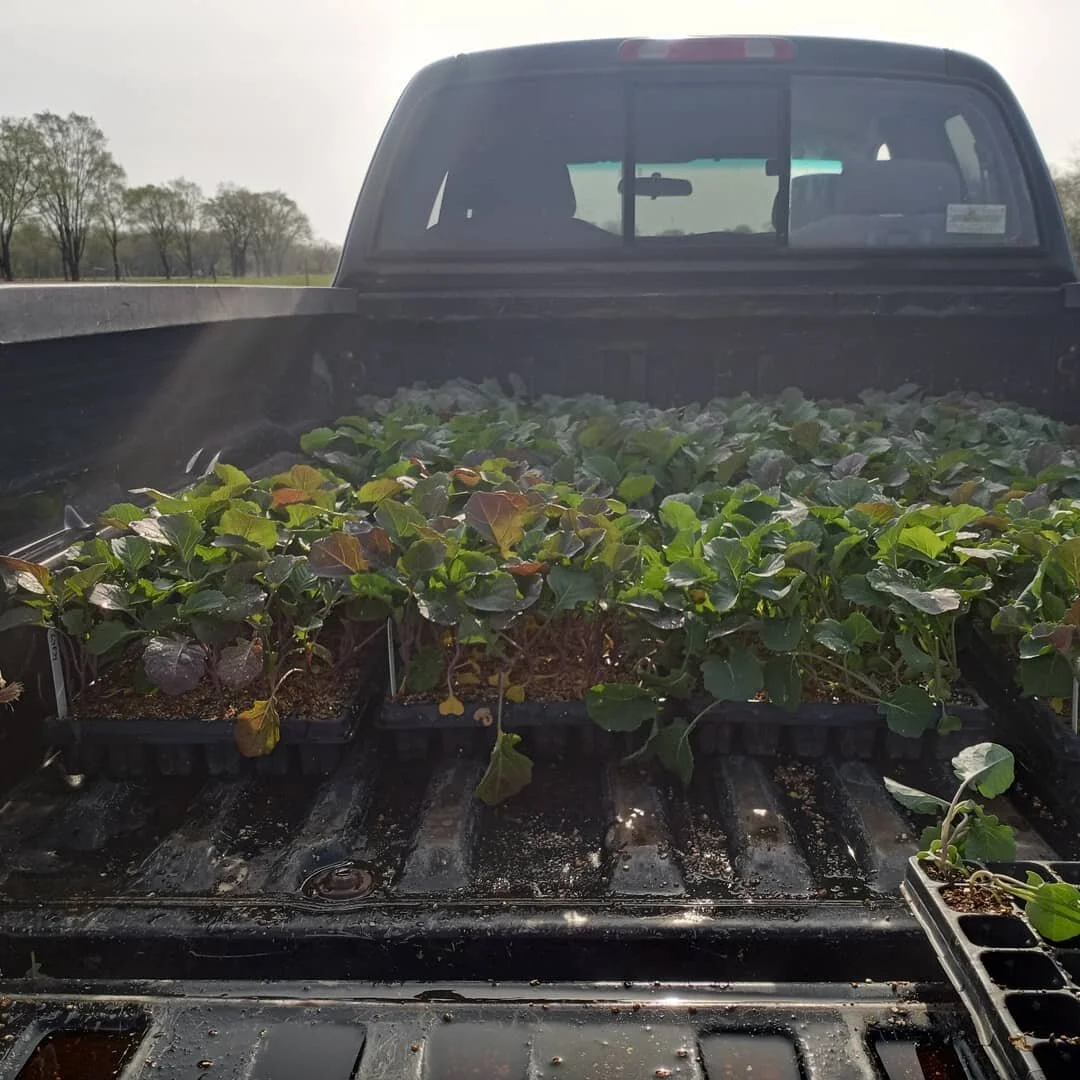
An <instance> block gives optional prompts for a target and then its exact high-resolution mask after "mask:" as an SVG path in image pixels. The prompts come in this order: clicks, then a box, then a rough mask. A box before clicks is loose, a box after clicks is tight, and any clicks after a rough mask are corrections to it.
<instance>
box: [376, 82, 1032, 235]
mask: <svg viewBox="0 0 1080 1080" xmlns="http://www.w3.org/2000/svg"><path fill="white" fill-rule="evenodd" d="M413 130H414V134H413V137H412V139H411V140H410V141H409V142H408V143H407V145H406V146H405V147H404V148H403V149H402V151H401V152H400V154H399V155H398V157H397V159H396V161H395V167H394V171H393V180H392V182H391V183H390V184H389V186H388V194H387V197H386V201H385V204H384V207H383V217H382V227H381V229H380V232H379V248H380V249H381V251H382V252H383V253H386V254H398V255H402V254H409V253H420V252H441V253H452V254H458V253H460V254H478V253H483V252H508V251H515V252H551V251H568V252H575V251H576V252H581V253H588V254H591V255H597V254H603V253H608V254H625V253H626V252H627V249H634V250H637V251H641V252H655V251H658V250H659V251H663V250H670V249H672V248H675V247H685V246H687V245H692V246H699V247H712V248H716V247H719V248H721V249H723V248H727V247H738V248H742V247H751V248H759V249H765V250H769V249H773V250H775V249H776V248H778V247H791V248H799V249H850V248H858V249H880V248H907V249H910V248H939V247H946V248H961V249H970V248H978V249H985V248H1003V247H1004V248H1024V247H1032V246H1035V245H1037V243H1038V234H1037V231H1036V227H1035V222H1034V216H1033V213H1032V207H1031V201H1030V197H1029V193H1028V189H1027V185H1026V182H1025V179H1024V176H1023V173H1022V170H1021V169H1020V167H1019V164H1018V161H1017V154H1016V151H1015V148H1014V144H1013V141H1012V139H1011V137H1010V135H1009V132H1008V130H1007V129H1006V127H1005V124H1004V122H1003V120H1002V118H1001V115H1000V112H999V111H998V109H997V107H996V105H995V104H994V102H993V101H992V100H991V99H990V98H989V97H988V96H987V95H986V94H985V93H983V92H982V91H979V90H976V89H974V88H971V87H968V86H965V85H960V84H955V83H948V82H931V81H928V80H925V81H924V80H919V79H911V78H862V77H854V76H847V75H843V76H840V75H821V76H818V75H814V76H809V75H805V76H804V75H796V76H794V77H792V78H790V79H787V78H784V79H773V78H761V77H757V78H752V77H741V78H739V79H730V78H725V79H723V80H719V79H715V78H712V79H705V78H701V77H700V76H698V77H695V78H691V76H686V75H684V76H680V77H679V78H677V79H674V78H673V79H665V80H664V81H650V82H642V83H634V84H631V85H630V86H629V87H627V85H626V84H625V82H624V80H623V79H622V78H612V77H579V78H568V79H561V80H559V81H554V80H550V79H543V80H541V79H534V80H514V81H500V82H489V83H482V84H475V85H470V86H464V87H455V88H453V89H450V90H448V91H445V92H441V93H439V94H438V95H434V96H432V97H431V98H429V99H428V101H427V103H426V106H425V110H424V115H423V117H422V119H421V120H420V122H418V123H417V124H416V125H415V126H414V129H413Z"/></svg>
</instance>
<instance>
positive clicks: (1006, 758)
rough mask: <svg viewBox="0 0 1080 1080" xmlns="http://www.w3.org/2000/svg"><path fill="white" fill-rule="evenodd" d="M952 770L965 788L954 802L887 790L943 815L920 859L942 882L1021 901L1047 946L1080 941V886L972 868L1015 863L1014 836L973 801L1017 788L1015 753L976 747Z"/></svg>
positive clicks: (888, 782) (888, 783)
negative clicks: (975, 795) (979, 888)
mask: <svg viewBox="0 0 1080 1080" xmlns="http://www.w3.org/2000/svg"><path fill="white" fill-rule="evenodd" d="M952 766H953V772H954V773H955V774H956V776H957V779H958V780H959V781H960V785H959V787H958V788H957V789H956V791H955V793H954V794H953V797H952V799H951V801H949V802H946V801H945V799H942V798H939V797H938V796H937V795H931V794H930V793H929V792H926V791H920V790H919V789H918V788H913V787H908V786H907V785H906V784H901V783H899V782H898V781H896V780H893V779H892V778H891V777H885V787H886V788H887V790H888V791H889V794H891V795H892V797H893V798H894V799H896V801H897V802H898V803H900V805H901V806H904V807H907V809H909V810H912V811H914V812H915V813H916V814H926V815H937V814H941V815H942V816H941V821H940V823H939V824H938V825H936V826H930V827H929V828H927V829H925V830H924V831H923V834H922V838H921V843H922V845H923V848H922V850H920V851H919V853H918V858H919V859H920V860H921V861H922V862H924V863H928V864H930V865H931V866H932V867H933V868H934V870H935V871H936V873H937V874H938V876H939V877H940V878H941V879H942V880H945V881H950V880H957V881H964V882H966V883H967V884H969V885H981V886H985V887H987V888H990V889H992V890H994V891H995V892H997V893H999V894H1001V895H1004V896H1011V897H1015V898H1016V899H1017V900H1022V901H1023V902H1024V912H1025V914H1026V915H1027V917H1028V919H1029V920H1030V922H1031V925H1032V926H1034V927H1035V929H1036V930H1037V931H1038V932H1039V933H1040V934H1041V935H1042V936H1043V937H1044V938H1046V940H1047V941H1054V942H1057V941H1068V940H1070V939H1071V938H1074V937H1076V936H1078V935H1080V890H1078V889H1077V888H1076V887H1075V886H1073V885H1069V884H1067V883H1065V882H1048V881H1045V880H1044V879H1043V878H1042V877H1041V876H1040V875H1039V874H1036V873H1034V872H1033V871H1028V874H1027V877H1026V880H1024V881H1020V880H1019V879H1017V878H1014V877H1011V876H1010V875H1008V874H1001V873H997V872H995V871H992V870H987V869H985V868H984V867H979V866H972V865H970V863H971V862H972V861H979V862H1008V861H1011V860H1012V859H1015V857H1016V838H1015V836H1014V834H1013V830H1012V829H1011V828H1010V827H1009V826H1008V825H1005V824H1003V823H1002V822H1000V821H998V819H997V817H996V816H995V815H993V814H988V813H986V811H985V809H984V808H983V807H982V805H981V804H980V803H978V802H977V801H976V800H975V799H974V798H972V797H970V796H971V795H972V794H973V793H978V794H979V795H982V796H983V797H984V798H987V799H992V798H996V797H997V796H998V795H1001V794H1003V793H1004V792H1006V791H1007V790H1008V789H1009V788H1010V787H1011V786H1012V782H1013V777H1014V771H1015V762H1014V758H1013V755H1012V752H1011V751H1009V750H1007V749H1006V748H1005V747H1004V746H999V745H998V744H997V743H991V742H985V743H977V744H976V745H974V746H969V747H967V748H966V749H964V750H961V751H960V753H959V754H957V755H956V757H954V758H953V760H952Z"/></svg>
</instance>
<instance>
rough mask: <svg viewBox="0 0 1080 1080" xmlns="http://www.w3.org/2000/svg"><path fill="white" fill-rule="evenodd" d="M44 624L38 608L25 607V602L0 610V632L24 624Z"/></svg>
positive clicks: (15, 628) (43, 617) (43, 618)
mask: <svg viewBox="0 0 1080 1080" xmlns="http://www.w3.org/2000/svg"><path fill="white" fill-rule="evenodd" d="M76 610H77V609H76ZM64 614H65V615H66V614H67V612H64ZM44 625H45V616H44V615H43V614H42V612H41V611H40V610H39V609H38V608H32V607H27V606H26V605H25V604H19V605H18V606H17V607H13V608H9V609H8V610H7V611H3V612H0V633H3V632H4V631H5V630H17V629H18V628H19V627H24V626H44Z"/></svg>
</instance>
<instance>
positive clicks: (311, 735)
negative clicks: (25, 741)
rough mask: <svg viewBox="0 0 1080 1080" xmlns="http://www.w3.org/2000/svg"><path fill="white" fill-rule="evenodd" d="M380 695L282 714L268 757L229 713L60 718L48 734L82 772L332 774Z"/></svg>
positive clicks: (70, 764) (74, 768)
mask: <svg viewBox="0 0 1080 1080" xmlns="http://www.w3.org/2000/svg"><path fill="white" fill-rule="evenodd" d="M375 701H377V698H372V697H370V696H368V697H366V698H363V699H361V700H359V701H358V702H357V703H356V704H354V705H353V706H350V707H349V708H347V709H344V710H342V712H340V713H339V714H338V715H337V716H334V717H330V718H328V719H325V720H323V719H309V718H305V717H299V716H286V717H282V720H281V740H280V741H279V743H278V745H277V746H276V747H275V748H274V750H273V751H272V752H271V753H269V754H267V755H266V756H265V757H261V758H253V759H248V758H245V757H243V756H242V755H241V754H240V752H239V750H237V748H236V742H235V740H234V737H233V725H232V723H231V722H229V721H228V720H161V719H123V720H120V719H94V720H76V719H69V720H63V721H60V720H55V719H54V720H53V721H52V722H51V723H50V724H49V738H50V740H51V742H52V745H53V746H55V747H60V748H61V749H62V750H63V753H64V761H65V764H66V766H67V768H68V769H69V770H70V771H71V772H75V773H87V774H91V775H94V774H105V775H109V776H114V777H138V776H147V775H154V774H157V775H161V776H189V775H191V774H193V773H201V772H206V773H208V774H209V775H211V776H235V775H238V774H239V773H241V772H242V771H244V770H245V769H246V768H254V770H255V771H256V772H258V773H261V774H265V775H285V774H287V773H302V774H304V775H325V774H327V773H330V772H332V771H333V770H334V769H335V768H336V767H337V765H338V764H339V763H340V761H341V757H342V754H343V753H344V751H345V748H346V746H347V745H348V744H349V742H350V741H351V740H352V737H353V735H354V733H355V732H356V730H357V728H358V727H359V723H360V720H361V718H362V717H363V716H364V715H365V713H366V712H367V710H368V709H369V708H370V706H371V704H373V703H374V702H375Z"/></svg>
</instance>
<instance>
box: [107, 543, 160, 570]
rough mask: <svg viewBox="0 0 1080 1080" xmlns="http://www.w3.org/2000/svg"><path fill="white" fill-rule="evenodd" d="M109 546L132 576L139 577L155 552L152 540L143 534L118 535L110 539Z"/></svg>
mask: <svg viewBox="0 0 1080 1080" xmlns="http://www.w3.org/2000/svg"><path fill="white" fill-rule="evenodd" d="M109 548H110V550H111V551H112V553H113V555H115V556H116V558H117V559H119V560H120V564H121V565H122V566H123V568H124V569H125V570H126V571H127V572H128V574H130V575H131V577H137V576H138V574H139V571H140V570H141V569H142V568H143V567H144V566H146V564H147V563H148V562H149V561H150V559H151V557H152V556H153V554H154V549H153V547H152V546H151V544H150V542H149V541H148V540H144V539H143V538H142V537H141V536H117V537H115V538H114V539H113V540H112V541H110V543H109Z"/></svg>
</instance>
